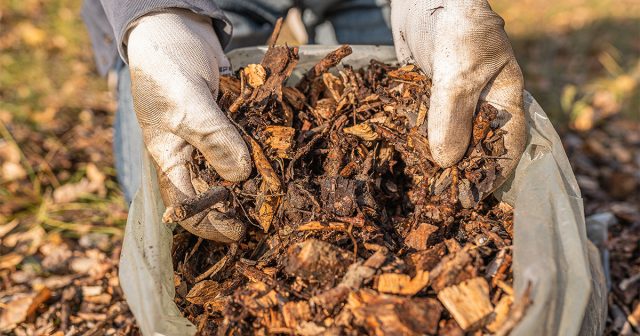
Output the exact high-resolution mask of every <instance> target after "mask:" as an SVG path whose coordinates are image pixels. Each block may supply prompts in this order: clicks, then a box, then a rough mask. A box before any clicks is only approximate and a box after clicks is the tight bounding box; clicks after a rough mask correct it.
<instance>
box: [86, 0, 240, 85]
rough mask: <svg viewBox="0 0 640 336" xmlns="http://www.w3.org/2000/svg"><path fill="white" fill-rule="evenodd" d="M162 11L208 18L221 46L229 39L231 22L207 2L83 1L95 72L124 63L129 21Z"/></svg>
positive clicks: (149, 0) (150, 0)
mask: <svg viewBox="0 0 640 336" xmlns="http://www.w3.org/2000/svg"><path fill="white" fill-rule="evenodd" d="M166 8H184V9H188V10H191V11H193V12H194V13H197V14H201V15H205V16H208V17H210V18H212V19H213V20H212V21H213V28H214V30H215V31H216V33H217V34H218V38H219V39H220V43H221V44H222V46H223V47H224V46H226V45H227V44H228V43H229V40H230V39H231V23H230V21H229V20H228V19H227V17H226V16H225V15H224V13H223V12H222V10H221V9H220V8H219V7H218V6H217V5H216V4H215V2H214V1H211V0H182V1H181V0H85V1H84V4H83V8H82V17H83V19H84V21H85V24H86V25H87V28H88V31H89V35H90V37H91V43H92V44H93V49H94V54H95V58H96V62H97V64H98V71H99V72H100V73H101V74H103V75H104V74H106V73H107V71H108V70H109V69H110V68H112V67H113V65H114V63H115V61H116V60H117V56H116V55H117V53H116V51H118V53H119V55H120V57H121V58H122V59H123V60H125V61H126V59H127V53H126V48H125V46H124V44H123V39H124V36H125V34H126V33H127V29H128V28H129V26H130V25H131V23H132V22H134V21H135V20H137V19H138V18H140V17H142V16H144V15H146V14H149V13H153V12H157V11H160V10H163V9H166Z"/></svg>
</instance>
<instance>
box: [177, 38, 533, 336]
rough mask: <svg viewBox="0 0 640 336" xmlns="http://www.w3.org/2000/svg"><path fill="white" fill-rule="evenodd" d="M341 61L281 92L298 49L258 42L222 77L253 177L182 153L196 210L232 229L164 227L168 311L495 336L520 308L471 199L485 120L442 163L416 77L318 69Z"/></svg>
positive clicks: (480, 171) (386, 70) (490, 169)
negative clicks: (232, 234)
mask: <svg viewBox="0 0 640 336" xmlns="http://www.w3.org/2000/svg"><path fill="white" fill-rule="evenodd" d="M276 35H277V31H276V33H274V36H276ZM272 41H275V38H272ZM350 53H351V48H350V47H349V46H342V47H340V48H339V49H337V50H335V51H334V52H332V53H330V54H329V55H327V56H326V57H325V58H324V59H322V60H321V61H320V62H319V63H318V64H317V65H316V66H315V67H313V68H312V69H310V70H309V71H308V72H307V73H306V75H305V76H304V78H303V79H302V80H301V81H300V82H299V83H298V84H297V85H296V86H295V87H292V86H285V82H286V80H287V78H288V77H289V76H290V75H291V73H292V71H293V69H294V67H295V66H296V63H297V61H298V50H297V48H289V47H287V46H275V45H274V44H272V45H271V46H270V47H269V49H268V51H267V52H266V54H265V56H264V58H263V60H262V62H261V63H260V64H250V65H248V66H247V67H245V68H243V69H241V70H240V71H238V72H237V74H236V76H232V77H223V78H222V79H221V85H220V93H219V99H218V103H219V105H220V107H221V108H222V109H223V110H224V111H227V112H228V114H229V118H230V119H231V120H232V121H233V122H234V123H236V126H237V127H238V129H239V130H240V132H241V133H242V134H243V136H244V137H245V140H246V142H247V144H248V146H249V147H250V150H251V153H252V159H253V161H254V163H255V167H256V169H255V170H254V172H253V173H252V175H251V177H250V178H249V179H248V180H247V181H245V182H242V183H235V184H234V183H229V182H225V181H223V180H222V179H220V177H219V176H218V175H217V174H216V173H215V171H214V170H213V168H212V167H210V166H209V165H208V164H207V163H206V161H205V160H204V158H203V157H202V155H201V154H200V153H198V152H194V156H193V162H192V165H191V167H190V171H191V172H192V180H193V185H194V187H195V188H196V190H198V192H200V193H201V195H200V197H199V199H198V200H197V202H195V203H198V202H199V203H198V204H200V205H199V207H196V208H197V209H198V211H199V210H201V209H203V208H208V207H210V206H211V204H206V202H204V203H202V199H206V198H207V195H217V196H215V197H214V198H215V201H220V200H221V199H224V197H222V198H221V197H220V195H223V196H225V197H226V200H223V202H219V203H218V204H216V205H215V208H216V209H217V210H219V211H223V212H225V213H226V214H227V215H228V216H233V217H235V218H237V219H238V220H240V221H242V222H244V223H246V224H247V233H246V235H245V238H244V239H243V240H242V241H240V242H239V243H238V244H232V245H229V246H223V245H221V244H217V243H215V242H211V241H203V240H202V239H198V237H196V236H194V235H192V234H190V233H188V232H186V231H184V230H178V231H177V232H176V233H175V235H174V247H173V251H172V253H173V260H174V269H175V285H176V298H175V300H176V303H177V304H178V306H179V307H180V309H181V310H182V312H183V314H184V315H185V316H186V317H187V318H188V319H190V320H191V321H192V322H193V323H194V324H196V325H197V327H198V330H199V333H201V334H216V333H217V334H220V335H246V334H263V335H264V334H274V333H275V334H278V333H282V334H300V335H321V334H322V335H326V334H333V335H360V334H372V335H422V334H446V335H449V334H464V332H468V331H479V332H490V333H498V334H505V333H507V332H508V331H509V330H510V329H511V328H513V326H514V325H515V324H516V323H517V321H518V320H519V318H521V316H522V315H523V313H524V309H525V308H526V305H527V299H526V297H525V298H523V299H522V300H519V301H518V302H517V303H516V304H514V297H513V289H512V287H511V286H512V285H511V283H512V271H511V244H512V235H513V231H512V226H513V214H512V211H511V208H510V207H509V206H508V205H506V204H501V203H498V202H497V201H496V200H494V199H487V200H484V201H483V199H484V198H485V196H486V195H487V194H488V193H489V192H491V190H492V188H493V184H494V182H495V180H496V177H498V176H500V174H501V168H500V164H499V158H500V157H501V156H502V155H504V154H505V152H506V150H505V147H504V144H503V134H504V132H503V131H502V130H500V128H499V127H498V125H497V123H496V122H495V119H496V115H497V110H496V109H495V108H493V107H492V106H491V105H488V104H482V105H481V106H479V108H478V111H477V113H476V116H475V119H474V121H473V122H474V124H473V125H474V127H473V135H472V139H471V143H470V145H469V149H468V152H467V154H466V155H465V158H464V159H463V160H462V161H461V162H460V163H458V164H457V165H456V166H453V167H449V168H446V169H443V168H441V167H438V166H437V165H436V164H435V163H434V162H433V160H432V158H431V154H430V152H429V145H428V141H427V137H426V118H427V115H428V112H429V96H430V86H431V83H430V80H429V78H427V77H426V76H425V75H424V74H423V73H422V72H420V70H419V69H417V68H416V67H415V66H412V65H409V66H404V67H398V66H394V65H389V64H383V63H380V62H376V61H375V60H372V61H371V63H370V64H369V66H368V67H366V68H363V69H353V68H351V67H349V66H348V65H344V66H343V67H342V68H341V69H340V70H339V71H337V72H335V73H330V72H329V71H328V70H329V69H330V68H332V67H334V66H336V65H337V64H338V63H339V62H340V60H341V59H342V58H344V57H345V56H347V55H349V54H350ZM202 204H204V206H203V205H202ZM178 208H180V207H178ZM183 210H184V209H183ZM187 211H188V209H187ZM188 215H189V214H185V213H183V214H182V216H188Z"/></svg>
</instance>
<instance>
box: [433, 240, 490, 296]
mask: <svg viewBox="0 0 640 336" xmlns="http://www.w3.org/2000/svg"><path fill="white" fill-rule="evenodd" d="M477 257H478V256H477V251H476V250H472V249H471V248H470V247H465V248H463V249H462V250H460V251H458V252H456V253H454V254H449V255H447V256H445V257H444V258H442V260H441V261H440V263H438V265H437V266H436V267H435V268H433V270H431V287H433V289H434V290H435V291H436V292H439V291H440V290H442V289H444V288H445V287H449V286H451V285H456V284H458V283H460V282H462V281H464V280H468V279H471V278H474V277H476V276H477V275H478V269H479V265H478V264H477V262H479V261H476V260H478V258H477Z"/></svg>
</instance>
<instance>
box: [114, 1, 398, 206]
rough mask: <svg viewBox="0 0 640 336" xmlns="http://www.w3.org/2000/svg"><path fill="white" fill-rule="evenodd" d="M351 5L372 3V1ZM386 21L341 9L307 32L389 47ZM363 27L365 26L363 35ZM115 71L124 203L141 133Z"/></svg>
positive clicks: (136, 170)
mask: <svg viewBox="0 0 640 336" xmlns="http://www.w3.org/2000/svg"><path fill="white" fill-rule="evenodd" d="M352 2H354V3H357V2H371V0H358V1H352ZM374 2H376V1H374ZM378 2H379V1H378ZM388 18H389V12H388V7H384V6H382V7H380V8H360V10H344V11H343V12H340V13H334V14H333V15H332V16H331V17H330V18H329V19H328V20H327V22H325V24H323V25H322V27H324V28H323V29H316V30H315V32H314V33H310V37H311V40H312V41H315V42H317V43H321V44H336V43H348V44H392V37H391V30H390V28H389V20H388ZM322 27H321V28H322ZM363 27H366V31H367V33H366V34H363V33H362V29H363ZM115 71H116V72H117V77H118V84H117V85H118V88H117V96H118V97H117V99H118V108H117V111H116V118H115V124H114V141H113V149H114V157H115V166H116V171H117V176H118V182H119V183H120V186H121V188H122V191H123V192H124V196H125V198H126V200H127V202H131V200H132V199H133V195H134V194H135V192H136V190H138V186H140V176H141V169H142V154H143V153H141V152H140V151H141V150H140V149H141V148H143V147H142V132H141V130H140V126H139V125H138V121H137V119H136V114H135V112H134V110H133V98H132V97H131V77H130V75H129V67H128V66H127V65H126V64H125V63H124V62H122V61H120V62H118V64H117V65H116V69H115Z"/></svg>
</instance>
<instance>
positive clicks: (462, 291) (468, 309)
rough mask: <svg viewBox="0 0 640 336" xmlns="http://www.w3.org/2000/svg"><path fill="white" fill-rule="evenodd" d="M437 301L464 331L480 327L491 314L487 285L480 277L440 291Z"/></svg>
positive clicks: (491, 308)
mask: <svg viewBox="0 0 640 336" xmlns="http://www.w3.org/2000/svg"><path fill="white" fill-rule="evenodd" d="M438 299H439V300H440V302H442V304H443V305H444V306H445V308H447V310H448V311H449V312H450V313H451V315H452V316H453V318H454V319H455V320H456V322H458V324H459V325H460V327H461V328H462V329H464V330H465V331H469V330H472V329H474V328H477V327H481V326H482V324H483V323H484V321H485V319H486V318H487V317H488V316H489V314H491V313H492V312H493V306H492V305H491V301H490V300H489V284H488V283H487V281H486V280H485V279H484V278H480V277H477V278H473V279H469V280H467V281H464V282H462V283H460V284H459V285H454V286H450V287H447V288H444V289H442V290H441V291H440V292H438Z"/></svg>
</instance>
